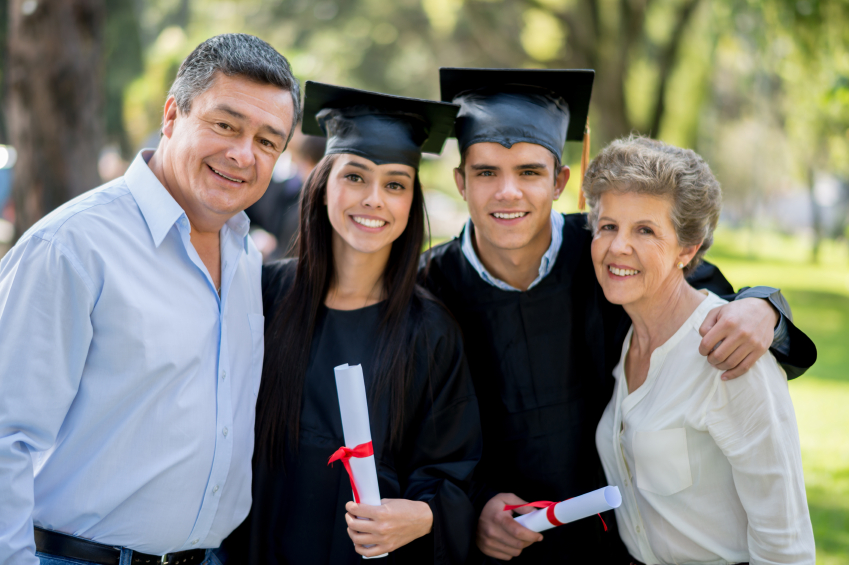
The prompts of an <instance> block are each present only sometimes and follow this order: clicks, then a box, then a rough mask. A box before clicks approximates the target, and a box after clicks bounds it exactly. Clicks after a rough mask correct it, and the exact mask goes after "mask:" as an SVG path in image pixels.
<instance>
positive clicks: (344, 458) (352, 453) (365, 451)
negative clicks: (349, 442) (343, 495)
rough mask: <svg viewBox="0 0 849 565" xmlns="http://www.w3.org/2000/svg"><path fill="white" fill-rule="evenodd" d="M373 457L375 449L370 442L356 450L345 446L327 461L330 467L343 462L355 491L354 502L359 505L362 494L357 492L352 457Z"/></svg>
mask: <svg viewBox="0 0 849 565" xmlns="http://www.w3.org/2000/svg"><path fill="white" fill-rule="evenodd" d="M372 455H374V448H373V447H372V445H371V442H368V443H361V444H360V445H358V446H357V447H355V448H354V449H351V448H350V447H345V446H344V445H343V446H342V447H340V448H339V449H337V450H336V452H335V453H334V454H333V455H331V456H330V459H328V460H327V464H328V465H331V466H332V465H333V462H334V461H341V462H342V465H344V466H345V470H346V471H348V479H349V480H350V481H351V490H353V491H354V501H355V502H356V503H357V504H359V503H360V493H359V492H358V491H357V484H356V483H355V482H354V472H353V471H351V463H350V461H351V457H356V458H357V459H362V458H364V457H370V456H372Z"/></svg>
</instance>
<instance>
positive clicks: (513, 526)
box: [475, 492, 542, 561]
mask: <svg viewBox="0 0 849 565" xmlns="http://www.w3.org/2000/svg"><path fill="white" fill-rule="evenodd" d="M525 503H526V501H524V500H522V499H521V498H519V497H518V496H516V495H515V494H508V493H503V492H502V493H500V494H497V495H495V496H494V497H492V499H491V500H490V501H489V502H487V503H486V506H484V507H483V511H482V512H481V515H480V518H479V519H478V531H477V536H476V538H475V541H476V542H477V544H478V548H479V549H480V550H481V551H482V552H483V554H484V555H487V556H489V557H493V558H495V559H500V560H502V561H510V560H511V559H513V558H514V557H518V556H519V554H520V553H522V550H523V549H525V548H526V547H528V546H529V545H531V544H532V543H536V542H538V541H542V534H539V533H537V532H534V531H533V530H529V529H528V528H526V527H524V526H523V525H521V524H520V523H519V522H517V521H516V520H514V519H513V512H512V511H510V510H504V506H505V505H508V504H509V505H516V504H525ZM534 510H536V508H532V507H530V506H526V507H524V508H517V509H516V512H518V513H519V514H527V513H529V512H533V511H534Z"/></svg>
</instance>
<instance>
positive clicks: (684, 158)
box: [582, 135, 722, 275]
mask: <svg viewBox="0 0 849 565" xmlns="http://www.w3.org/2000/svg"><path fill="white" fill-rule="evenodd" d="M582 190H583V191H584V195H585V196H586V199H587V204H588V205H589V206H590V213H589V224H590V227H591V228H592V230H593V232H595V230H596V229H597V227H598V202H599V199H600V198H601V195H602V194H604V193H605V192H607V191H610V190H614V191H616V192H639V193H643V194H650V195H652V196H661V197H665V198H668V199H670V200H671V202H672V218H671V219H672V224H673V225H674V226H675V233H676V235H677V237H678V244H679V245H681V246H683V247H688V246H690V245H698V244H700V243H701V248H699V251H698V252H697V253H696V255H695V257H693V259H692V260H691V261H690V263H689V264H688V265H687V266H685V267H684V274H685V275H688V274H690V273H691V272H692V271H694V270H695V269H696V267H698V266H699V263H701V261H702V257H704V254H705V253H706V252H707V250H708V248H710V246H711V245H712V244H713V232H714V230H715V229H716V224H717V222H718V221H719V212H720V210H721V209H722V190H721V189H720V188H719V182H718V181H717V180H716V177H714V176H713V173H712V172H711V170H710V167H709V166H708V164H707V163H705V161H704V159H702V158H701V157H700V156H699V155H698V154H696V152H695V151H691V150H689V149H681V148H679V147H674V146H672V145H667V144H666V143H663V142H661V141H656V140H654V139H649V138H647V137H641V136H635V135H632V136H630V137H626V138H622V139H617V140H616V141H614V142H613V143H611V144H610V145H608V146H607V147H605V148H604V149H603V150H602V151H601V153H599V154H598V155H597V156H596V158H595V159H593V161H592V163H590V166H589V168H588V169H587V174H586V176H585V177H584V184H583V187H582Z"/></svg>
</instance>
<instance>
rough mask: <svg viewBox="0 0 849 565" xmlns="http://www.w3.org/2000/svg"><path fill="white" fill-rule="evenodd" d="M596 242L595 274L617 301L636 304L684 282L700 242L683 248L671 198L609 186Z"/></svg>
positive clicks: (600, 203) (600, 209)
mask: <svg viewBox="0 0 849 565" xmlns="http://www.w3.org/2000/svg"><path fill="white" fill-rule="evenodd" d="M597 207H598V225H597V226H596V230H595V233H594V235H593V242H592V258H593V265H594V266H595V274H596V277H597V278H598V281H599V283H600V284H601V288H602V290H604V296H605V297H606V298H607V300H609V301H610V302H612V303H613V304H622V305H627V304H635V303H638V302H641V301H645V300H650V299H652V298H653V297H658V296H663V295H667V294H668V293H669V292H670V291H671V290H672V289H674V288H676V287H677V285H678V284H680V283H681V282H682V281H683V278H684V274H683V272H682V271H681V269H679V268H678V267H677V264H678V263H679V262H680V263H683V264H684V265H686V264H687V263H689V262H690V260H691V259H692V258H693V256H694V255H695V254H696V252H697V251H698V246H689V247H682V246H681V245H680V244H679V243H678V237H677V235H676V233H675V227H674V226H673V224H672V219H671V218H672V215H671V214H672V202H671V200H670V199H668V198H663V197H658V196H651V195H647V194H640V193H637V192H618V191H615V190H608V191H607V192H605V193H603V194H602V195H601V197H600V198H599V201H598V206H597Z"/></svg>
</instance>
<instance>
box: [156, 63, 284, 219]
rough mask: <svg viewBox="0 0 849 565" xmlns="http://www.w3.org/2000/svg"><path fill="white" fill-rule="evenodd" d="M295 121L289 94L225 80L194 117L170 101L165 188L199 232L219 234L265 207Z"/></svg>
mask: <svg viewBox="0 0 849 565" xmlns="http://www.w3.org/2000/svg"><path fill="white" fill-rule="evenodd" d="M293 114H294V108H293V103H292V96H291V94H290V93H289V92H288V91H286V90H284V89H282V88H280V87H277V86H273V85H269V84H259V83H257V82H254V81H251V80H248V79H246V78H244V77H240V76H232V77H230V76H226V75H224V74H221V73H219V74H218V75H216V77H215V80H214V82H213V83H212V86H210V87H209V88H208V89H207V90H206V91H204V92H203V93H202V94H200V95H198V96H197V97H196V98H195V99H194V100H193V101H192V106H191V110H190V111H189V112H188V114H184V113H183V112H181V111H180V110H179V109H178V108H177V104H176V102H175V100H174V97H173V96H172V97H169V98H168V101H167V102H166V103H165V120H164V125H163V129H162V132H163V135H164V137H165V138H166V139H164V140H163V142H161V144H160V150H162V149H164V151H163V153H164V155H163V174H164V177H165V179H164V180H165V182H164V184H165V186H166V187H167V188H168V190H169V192H171V194H172V196H173V197H174V199H175V200H176V201H177V203H178V204H180V206H181V207H182V208H183V210H185V212H186V214H187V215H188V216H189V220H190V221H191V222H192V224H193V225H194V226H196V227H200V229H202V230H204V229H208V230H210V231H217V229H218V228H216V226H218V227H219V228H220V225H222V224H223V223H224V222H226V221H227V220H228V219H229V218H231V217H232V216H233V215H234V214H236V213H238V212H240V211H241V210H244V209H245V208H247V207H248V206H250V205H251V204H253V203H254V202H256V201H257V200H259V198H260V197H261V196H262V195H263V193H264V192H265V190H266V188H268V184H269V182H270V180H271V172H272V170H273V169H274V164H275V163H276V162H277V159H278V157H280V153H281V152H282V151H283V150H284V149H285V148H286V140H287V139H288V136H289V131H290V130H291V128H292V126H293ZM158 151H159V150H158Z"/></svg>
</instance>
